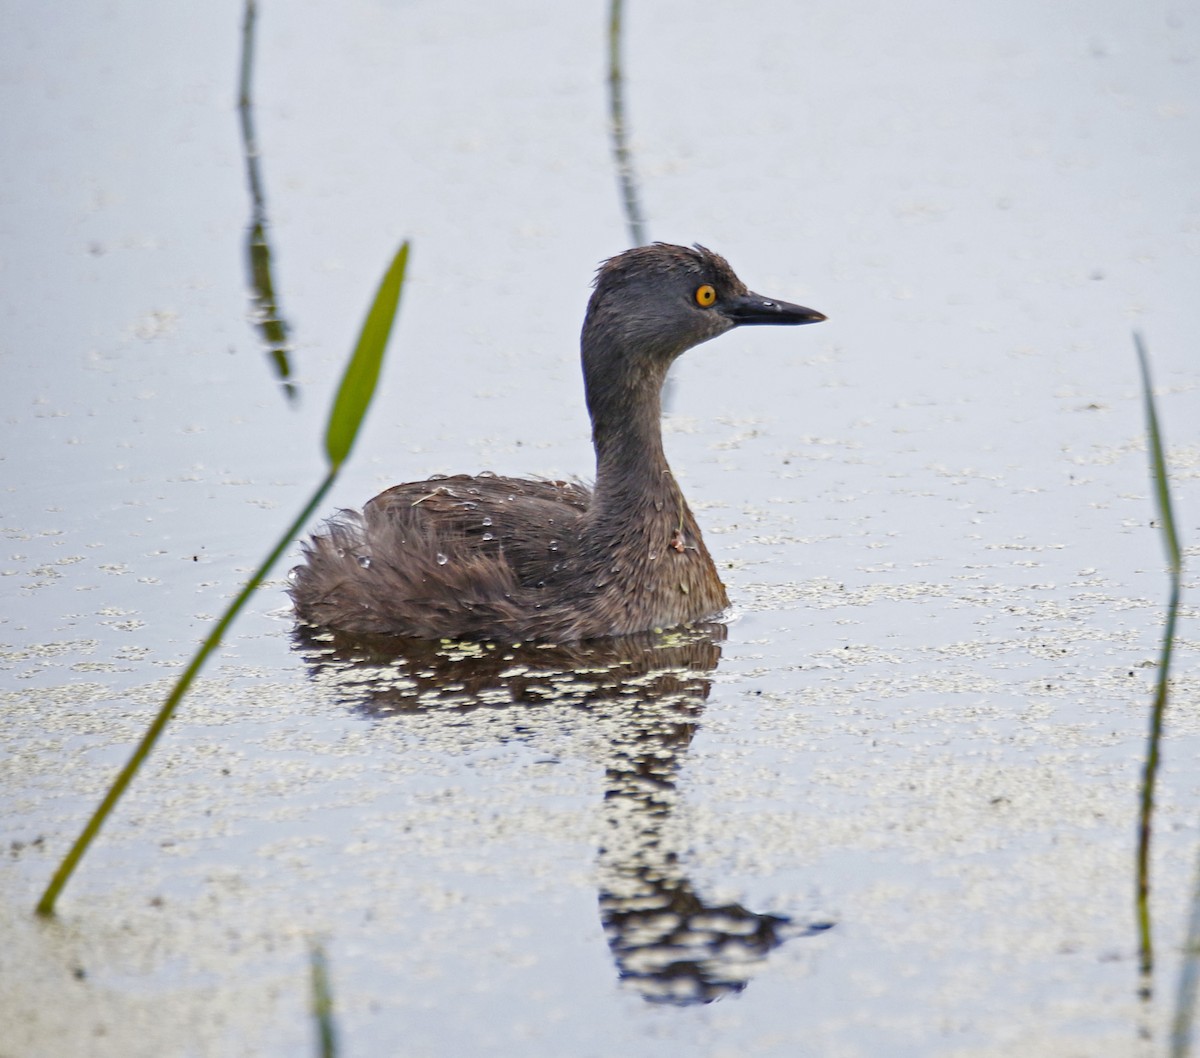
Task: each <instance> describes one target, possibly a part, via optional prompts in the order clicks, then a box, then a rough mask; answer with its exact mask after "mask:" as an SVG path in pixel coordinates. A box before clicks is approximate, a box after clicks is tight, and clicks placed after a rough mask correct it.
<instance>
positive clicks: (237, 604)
mask: <svg viewBox="0 0 1200 1058" xmlns="http://www.w3.org/2000/svg"><path fill="white" fill-rule="evenodd" d="M407 260H408V243H407V242H405V243H404V245H403V246H401V247H400V250H399V252H398V253H397V254H396V256H395V258H394V259H393V261H392V264H391V266H390V267H389V268H388V271H387V274H386V275H385V276H384V278H383V282H382V283H381V284H380V288H379V292H378V293H377V294H376V296H375V301H374V303H373V304H372V305H371V309H370V312H368V313H367V319H366V322H365V323H364V324H363V329H362V335H361V336H360V337H359V340H358V346H357V348H356V349H355V350H354V355H353V356H352V357H351V358H350V363H349V364H348V365H347V367H346V372H345V375H344V376H343V378H342V385H341V389H340V390H339V391H338V399H337V401H336V402H335V404H334V410H333V414H332V415H331V417H330V425H329V432H330V434H332V433H333V431H334V428H335V426H338V425H339V424H340V426H341V427H342V432H341V433H340V434H339V440H338V441H337V444H336V445H335V444H334V443H333V442H331V441H330V439H329V437H328V436H327V438H326V447H327V449H328V451H329V452H330V462H331V465H330V468H329V471H328V473H327V474H326V475H325V480H324V481H322V482H321V484H320V485H319V486H318V487H317V490H316V492H314V493H313V495H312V497H311V498H310V499H309V501H308V503H307V504H305V506H304V510H302V511H301V512H300V514H299V515H298V516H297V517H296V519H295V520H294V521H293V522H292V524H291V525H290V526H288V528H287V531H286V532H285V533H284V534H283V536H281V537H280V538H279V541H278V542H277V543H276V544H275V546H274V547H273V548H272V549H271V552H270V554H268V555H267V557H266V558H265V559H264V560H263V563H262V565H260V566H259V567H258V569H257V570H256V571H255V573H254V575H253V576H252V577H251V578H250V579H249V580H248V581H247V582H246V584H245V585H244V586H243V588H242V590H241V591H240V592H238V594H237V597H236V598H235V599H234V600H233V602H231V603H230V604H229V607H228V609H226V611H225V613H224V614H223V615H222V616H221V618H220V619H219V620H218V621H217V622H216V624H214V625H213V627H212V630H211V631H210V632H209V633H208V635H207V636H206V637H205V639H204V641H203V642H202V643H201V644H200V647H199V649H198V650H197V651H196V654H195V656H194V657H193V658H192V660H191V661H190V662H189V663H188V666H187V668H186V669H184V671H183V674H182V675H181V676H180V677H179V679H178V680H177V681H176V682H175V686H174V687H173V688H172V689H171V693H170V694H169V695H168V696H167V700H166V701H165V702H164V703H163V706H162V708H161V709H160V710H159V711H158V715H157V716H156V717H155V718H154V720H153V721H152V722H151V724H150V726H149V727H148V728H147V729H146V733H145V734H144V735H143V736H142V738H141V741H140V742H139V743H138V745H137V747H136V748H135V749H134V751H133V754H132V755H131V756H130V758H129V760H128V761H127V762H126V763H125V766H124V767H123V768H122V769H121V771H120V773H119V774H118V775H117V778H116V779H115V780H114V782H113V784H112V786H111V787H109V790H108V792H107V793H106V794H105V795H104V799H103V800H102V801H101V802H100V805H99V807H97V809H96V810H95V812H93V813H92V817H91V819H89V820H88V822H87V825H86V826H85V827H84V828H83V831H82V832H81V833H80V835H79V837H77V838H76V839H75V843H74V844H73V845H72V846H71V849H70V851H69V852H68V853H67V855H66V856H65V857H64V858H63V861H62V863H60V864H59V865H58V869H57V870H56V871H55V872H54V876H53V877H52V878H51V879H50V884H49V885H48V886H46V891H45V892H44V893H42V897H41V899H40V900H39V901H38V904H37V908H36V910H37V913H38V914H39V915H42V916H47V917H48V916H50V915H53V914H54V907H55V904H56V902H57V901H58V895H59V893H61V892H62V890H63V887H64V886H65V885H66V884H67V882H68V881H69V880H70V878H71V875H72V874H74V872H75V868H76V867H77V866H78V865H79V861H80V860H82V859H83V856H84V854H85V853H86V852H87V850H88V848H89V847H90V846H91V844H92V842H93V841H94V840H95V838H96V835H97V834H99V833H100V828H101V827H102V826H104V823H105V821H106V820H107V819H108V817H109V815H110V814H111V813H112V810H113V808H114V807H116V804H117V802H118V801H119V800H120V799H121V795H122V794H124V792H125V790H126V789H127V788H128V786H129V784H130V783H131V782H132V781H133V777H134V776H135V775H136V774H137V773H138V769H139V768H141V766H142V764H143V763H145V760H146V758H147V757H148V756H149V755H150V752H151V750H153V749H154V746H155V744H156V743H157V742H158V739H159V736H161V735H162V733H163V730H164V729H165V728H166V726H167V723H168V722H169V721H170V719H171V717H172V716H173V715H174V713H175V709H176V707H177V706H178V705H179V703H180V702H181V701H182V700H183V696H184V695H185V694H186V693H187V691H188V688H189V687H191V685H192V681H193V680H194V679H195V678H196V675H197V674H198V673H199V672H200V669H201V668H202V667H203V666H204V663H205V662H206V661H207V660H208V657H209V655H210V654H212V653H213V651H215V650H216V649H217V647H219V646H220V645H221V639H222V637H223V636H224V635H225V632H226V630H227V629H228V628H229V626H230V625H231V624H232V623H233V619H234V618H235V617H237V615H238V614H239V613H240V612H241V609H242V607H243V606H245V605H246V602H247V601H248V600H249V598H250V596H251V595H253V594H254V592H255V590H256V589H257V588H258V586H259V585H260V584H262V582H263V581H264V580H265V579H266V577H267V574H268V573H269V572H270V571H271V568H272V567H273V566H274V565H275V563H276V562H278V561H279V559H280V557H281V556H282V555H283V553H284V551H286V550H287V548H288V547H290V546H291V543H292V541H293V540H294V539H295V538H296V537H297V536H298V535H299V534H300V531H301V530H302V529H303V528H304V526H305V525H306V524H307V523H308V522H309V521H310V520H311V519H312V516H313V514H314V513H315V512H316V511H317V509H318V508H319V507H320V505H321V504H322V502H323V501H324V499H325V496H326V495H327V494H328V492H329V490H330V488H332V487H333V483H334V481H335V480H336V479H337V474H338V470H339V469H340V468H341V465H342V463H343V461H344V460H345V458H346V456H347V455H349V453H350V447H351V446H352V445H353V443H354V438H355V435H356V434H357V432H358V427H359V425H360V424H361V422H362V417H363V414H364V413H365V412H366V409H367V405H368V404H369V403H370V400H371V395H372V393H373V392H374V389H375V381H376V379H377V378H378V377H379V367H380V362H381V360H382V357H383V353H384V350H385V349H386V348H387V340H388V336H389V334H390V333H391V327H392V321H393V320H394V319H395V316H396V306H397V304H398V303H399V299H400V287H401V285H402V283H403V281H404V266H405V263H406V262H407ZM347 392H349V393H350V394H351V395H350V396H346V397H345V400H343V397H344V395H345V394H347ZM343 404H344V405H345V410H344V411H343V410H342V405H343ZM335 452H337V453H340V455H338V456H337V457H336V458H335V456H334V454H333V453H335Z"/></svg>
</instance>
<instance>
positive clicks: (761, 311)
mask: <svg viewBox="0 0 1200 1058" xmlns="http://www.w3.org/2000/svg"><path fill="white" fill-rule="evenodd" d="M721 311H722V312H723V313H724V314H725V315H726V316H728V317H729V318H730V319H731V320H733V322H734V323H735V324H737V325H738V326H739V327H745V326H749V325H752V324H758V323H791V324H796V323H820V322H821V321H822V320H823V319H825V315H824V313H821V312H817V310H816V309H806V308H805V307H804V306H803V305H793V304H792V303H791V302H788V301H775V300H774V299H773V298H764V297H763V296H762V295H761V294H755V293H753V292H751V291H747V292H746V293H745V294H743V295H742V296H741V297H740V298H736V299H734V300H733V301H730V302H727V303H726V304H725V305H724V306H723V307H722V309H721Z"/></svg>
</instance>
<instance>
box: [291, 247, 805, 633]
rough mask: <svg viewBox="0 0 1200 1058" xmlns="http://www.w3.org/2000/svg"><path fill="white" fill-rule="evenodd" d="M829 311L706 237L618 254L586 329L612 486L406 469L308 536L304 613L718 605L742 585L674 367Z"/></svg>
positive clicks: (455, 614)
mask: <svg viewBox="0 0 1200 1058" xmlns="http://www.w3.org/2000/svg"><path fill="white" fill-rule="evenodd" d="M823 319H825V317H824V316H823V315H822V314H821V313H819V312H814V311H813V310H812V309H807V308H804V307H803V306H801V305H792V304H789V303H787V302H785V301H776V300H774V299H770V298H764V297H762V296H761V295H758V294H754V293H752V292H751V291H749V290H747V289H746V285H745V284H744V283H743V282H742V281H741V280H740V279H738V277H737V276H736V275H735V274H734V272H733V269H732V268H730V267H729V265H728V264H727V263H726V261H725V259H724V258H723V257H721V256H719V255H718V254H715V253H713V252H712V251H710V250H706V249H705V248H704V247H702V246H696V247H694V248H688V247H686V246H672V245H669V244H667V243H655V244H653V245H652V246H641V247H638V248H636V249H633V250H627V251H626V252H625V253H622V254H619V255H617V256H616V257H613V258H611V259H610V260H608V261H606V262H605V263H604V264H603V265H601V266H600V269H599V271H598V272H597V275H596V282H595V289H594V291H593V292H592V296H591V300H590V301H589V302H588V307H587V315H586V317H585V318H584V321H583V334H582V338H581V346H582V360H583V380H584V388H585V390H586V394H587V408H588V414H589V415H590V416H591V420H592V444H593V445H594V447H595V449H596V484H595V487H594V488H592V489H588V488H586V487H585V486H583V485H580V484H577V483H573V482H567V481H545V480H538V479H533V480H530V479H526V478H508V477H500V476H498V475H494V474H486V473H485V474H480V475H478V476H474V477H472V476H469V475H466V474H460V475H456V476H453V477H435V478H431V479H430V480H428V481H415V482H409V483H408V484H405V485H396V486H395V487H393V488H390V489H388V490H387V491H386V492H381V493H380V494H379V495H378V496H376V497H375V498H374V499H373V500H371V501H370V502H369V503H367V505H366V506H365V507H364V508H363V510H362V513H361V514H360V513H358V512H355V511H342V512H341V513H340V514H339V515H337V516H336V517H334V518H333V519H331V520H330V521H329V522H328V523H327V524H326V526H325V527H324V529H323V531H321V532H319V533H317V534H315V535H314V536H313V537H312V538H311V539H310V540H309V541H307V542H306V543H305V544H304V564H303V565H300V566H297V567H296V568H295V569H294V570H293V571H292V584H291V588H290V592H291V596H292V600H293V602H294V603H295V607H296V613H297V616H298V617H299V619H300V620H301V621H302V622H304V623H306V624H309V625H314V626H317V627H323V628H329V629H333V630H336V631H341V632H349V633H353V634H367V633H372V634H377V633H384V634H391V635H401V636H415V637H419V638H425V639H434V638H442V637H450V638H474V639H489V640H505V641H508V642H520V641H525V640H543V641H554V642H560V643H570V642H576V641H579V640H583V639H592V638H596V637H600V636H613V635H626V634H629V633H632V632H642V631H646V630H649V629H655V628H669V627H671V626H673V625H679V624H685V623H687V622H692V621H698V620H700V619H701V618H705V617H711V616H713V615H714V614H716V613H718V612H720V611H721V610H723V609H725V607H727V606H728V605H729V599H728V597H727V596H726V594H725V586H724V585H723V584H722V583H721V578H720V577H719V576H717V570H716V567H715V566H714V565H713V560H712V558H711V557H710V556H709V553H708V549H707V548H706V547H705V546H704V540H703V539H702V538H701V536H700V527H699V526H698V525H697V524H696V519H695V518H694V517H693V516H692V512H691V510H690V509H689V507H688V505H687V501H686V500H685V499H684V498H683V493H682V492H681V491H680V489H679V485H678V483H677V482H676V481H675V477H674V475H672V473H671V468H670V467H669V466H667V460H666V456H665V455H664V454H663V445H662V427H661V424H660V421H659V420H660V417H661V393H662V386H663V382H664V381H665V379H666V375H667V369H668V368H669V367H670V366H671V363H672V362H673V361H674V360H675V358H676V357H678V356H679V355H680V354H681V353H683V352H685V351H686V350H688V349H690V348H692V346H695V345H699V344H700V343H701V342H706V341H708V340H709V339H710V338H715V337H717V335H719V334H724V333H725V332H726V331H728V330H730V329H732V328H734V327H738V326H744V325H750V324H768V323H770V324H799V323H817V322H819V321H821V320H823Z"/></svg>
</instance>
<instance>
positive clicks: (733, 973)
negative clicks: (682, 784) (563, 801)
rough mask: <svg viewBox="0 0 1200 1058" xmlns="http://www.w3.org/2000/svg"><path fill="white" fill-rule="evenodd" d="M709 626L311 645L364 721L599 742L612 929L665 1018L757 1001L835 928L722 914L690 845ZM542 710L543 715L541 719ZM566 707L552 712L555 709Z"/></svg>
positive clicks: (743, 912)
mask: <svg viewBox="0 0 1200 1058" xmlns="http://www.w3.org/2000/svg"><path fill="white" fill-rule="evenodd" d="M724 638H725V626H724V625H721V624H715V623H709V624H704V625H697V626H693V627H689V628H682V629H674V630H671V631H668V632H648V633H643V634H639V635H630V636H622V637H619V638H614V639H605V640H591V641H586V642H582V643H574V644H567V645H546V644H527V645H524V646H516V647H512V646H502V645H498V644H490V643H485V644H480V643H453V642H449V641H442V642H440V643H438V642H432V641H425V640H412V639H396V638H393V637H383V636H381V637H377V638H376V637H362V636H355V637H353V638H350V637H341V636H339V635H337V634H335V633H313V632H310V631H305V630H303V629H301V630H298V631H297V646H298V648H299V649H301V650H302V651H303V653H304V654H305V656H306V659H307V661H308V663H309V665H310V667H311V668H312V669H313V670H314V672H317V673H319V674H320V677H321V680H322V682H323V683H324V684H325V685H326V686H327V687H328V688H329V689H330V690H331V691H332V692H333V694H334V695H335V696H336V697H337V698H338V700H339V701H341V702H342V703H343V704H344V705H346V706H347V707H348V708H350V709H352V710H354V711H355V712H359V713H362V714H365V715H368V716H371V717H375V718H385V717H387V716H392V715H397V714H423V715H427V716H429V717H430V718H431V719H435V718H441V719H448V718H449V717H451V716H456V715H460V714H461V713H462V712H463V711H464V710H465V711H474V710H480V709H486V710H489V717H488V719H489V721H491V723H490V724H489V726H490V727H492V729H493V730H494V731H495V737H496V738H497V739H498V740H499V741H512V740H529V739H531V738H532V737H536V736H543V735H545V734H547V732H546V731H545V730H543V729H542V728H541V727H540V723H541V722H544V724H545V727H548V728H551V729H553V728H554V727H556V726H559V725H561V723H562V717H563V715H564V713H563V712H562V710H564V709H565V710H567V711H568V712H567V713H566V715H567V716H568V717H569V722H570V723H571V724H572V725H573V726H574V725H580V726H586V728H587V729H589V730H587V732H586V733H587V734H589V735H592V736H597V735H598V736H599V741H600V743H601V744H602V745H603V747H604V748H603V751H602V757H603V762H604V769H605V794H604V809H603V816H604V838H603V843H602V847H601V849H600V850H599V857H598V870H597V873H598V877H599V883H600V892H599V907H600V918H601V921H602V924H603V926H604V932H605V935H606V937H607V939H608V945H609V948H610V950H611V951H612V954H613V958H614V961H615V963H616V966H617V972H618V974H619V975H620V977H621V979H622V980H623V981H624V982H626V984H627V985H628V986H630V987H631V988H633V989H635V990H636V991H637V992H638V993H639V994H640V995H641V996H642V997H643V998H645V999H646V1000H648V1001H650V1002H653V1003H666V1004H675V1005H687V1004H692V1003H710V1002H712V1001H713V1000H715V999H720V998H721V997H723V996H726V995H730V994H732V993H737V992H740V991H742V989H744V988H745V987H746V985H747V984H748V982H749V980H750V978H751V976H752V975H753V973H754V971H755V970H756V968H757V967H758V966H759V965H760V964H761V963H762V962H763V960H764V959H765V958H766V957H767V955H768V953H769V952H770V951H771V950H772V949H773V948H775V947H777V946H778V945H780V944H781V943H783V942H784V941H785V940H787V939H789V938H791V937H796V936H802V935H811V934H814V933H819V932H823V931H824V930H826V929H828V928H829V926H830V925H831V923H810V924H802V923H798V922H795V921H793V920H792V919H791V918H789V917H788V916H785V915H780V914H771V913H764V912H757V911H751V910H750V909H749V908H746V907H743V906H742V905H741V904H731V903H717V902H713V903H710V902H707V901H706V900H705V898H704V897H703V896H702V895H701V894H700V893H698V892H697V891H696V888H695V886H694V885H693V884H692V882H691V880H690V879H689V878H688V876H687V871H686V864H685V862H684V858H683V857H682V856H681V855H680V853H679V851H678V849H677V848H676V847H675V846H674V842H673V838H672V831H671V828H670V825H669V824H670V821H671V817H672V815H673V813H674V810H675V806H676V803H677V801H678V798H679V793H678V789H677V781H676V780H677V777H678V774H679V770H680V767H681V765H682V762H683V759H684V757H685V756H686V754H687V750H688V747H689V745H690V744H691V741H692V738H693V737H694V735H695V733H696V730H697V728H698V725H699V720H700V716H701V713H702V712H703V710H704V703H705V701H706V699H707V698H708V695H709V693H710V691H711V688H712V673H713V672H714V670H715V669H716V667H717V663H718V661H719V660H720V657H721V643H722V641H723V640H724ZM539 706H542V707H543V708H542V709H540V710H539V708H538V707H539ZM549 706H553V707H554V708H553V710H552V712H551V711H550V710H548V709H547V708H545V707H549Z"/></svg>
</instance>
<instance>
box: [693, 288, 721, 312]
mask: <svg viewBox="0 0 1200 1058" xmlns="http://www.w3.org/2000/svg"><path fill="white" fill-rule="evenodd" d="M694 296H695V298H696V304H697V305H699V306H700V307H701V308H702V309H706V308H708V307H709V306H710V305H712V304H713V302H715V301H716V300H717V292H716V290H714V289H713V286H712V284H711V283H701V284H700V285H699V286H698V287H696V293H695V295H694Z"/></svg>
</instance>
